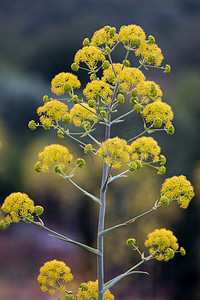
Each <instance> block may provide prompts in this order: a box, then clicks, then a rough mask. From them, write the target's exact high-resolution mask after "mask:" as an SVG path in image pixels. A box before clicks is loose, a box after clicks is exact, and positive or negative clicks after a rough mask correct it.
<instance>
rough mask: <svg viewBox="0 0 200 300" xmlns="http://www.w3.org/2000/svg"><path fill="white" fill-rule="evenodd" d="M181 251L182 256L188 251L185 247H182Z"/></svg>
mask: <svg viewBox="0 0 200 300" xmlns="http://www.w3.org/2000/svg"><path fill="white" fill-rule="evenodd" d="M180 253H181V255H182V256H185V255H186V251H185V249H184V248H183V247H180Z"/></svg>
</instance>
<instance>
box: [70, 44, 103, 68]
mask: <svg viewBox="0 0 200 300" xmlns="http://www.w3.org/2000/svg"><path fill="white" fill-rule="evenodd" d="M99 61H101V62H104V61H105V56H104V54H103V53H102V51H101V50H100V49H98V48H96V47H95V46H86V47H83V48H82V49H80V50H78V52H77V53H76V55H75V58H74V62H75V63H76V64H77V65H79V64H80V62H83V63H85V64H86V65H87V66H88V68H89V69H92V70H93V69H94V68H95V67H96V65H97V64H98V62H99Z"/></svg>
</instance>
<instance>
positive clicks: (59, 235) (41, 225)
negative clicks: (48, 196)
mask: <svg viewBox="0 0 200 300" xmlns="http://www.w3.org/2000/svg"><path fill="white" fill-rule="evenodd" d="M27 220H28V221H29V222H31V223H33V224H35V225H37V226H40V227H42V228H43V229H45V230H47V231H49V232H50V233H52V235H51V236H53V237H55V238H58V239H60V240H62V241H65V242H68V243H72V244H75V245H77V246H80V247H82V248H84V249H86V250H88V251H90V252H92V253H94V254H96V255H98V256H100V255H101V253H100V252H99V251H98V250H97V249H95V248H92V247H90V246H87V245H85V244H82V243H79V242H77V241H75V240H72V239H70V238H67V237H66V236H64V235H62V234H60V233H57V232H56V231H54V230H51V229H49V228H48V227H46V226H44V224H43V223H42V222H35V221H33V220H31V219H29V218H27Z"/></svg>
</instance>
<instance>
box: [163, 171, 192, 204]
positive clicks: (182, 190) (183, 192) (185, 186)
mask: <svg viewBox="0 0 200 300" xmlns="http://www.w3.org/2000/svg"><path fill="white" fill-rule="evenodd" d="M160 193H161V197H162V196H165V197H167V198H168V199H169V200H170V201H172V200H177V202H178V204H179V205H180V207H181V208H187V207H188V205H189V203H190V201H191V199H192V198H193V197H194V188H193V186H192V185H191V183H190V181H189V180H187V179H186V177H185V176H183V175H180V176H173V177H171V178H167V179H166V180H165V181H164V183H163V185H162V188H161V191H160Z"/></svg>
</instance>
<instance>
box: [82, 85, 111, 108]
mask: <svg viewBox="0 0 200 300" xmlns="http://www.w3.org/2000/svg"><path fill="white" fill-rule="evenodd" d="M83 94H84V95H85V96H86V98H87V99H88V100H93V99H97V101H99V98H100V99H101V100H103V101H104V103H106V104H109V103H110V102H111V96H112V94H113V91H112V90H111V89H110V86H109V84H107V83H106V82H104V81H101V80H93V81H92V82H89V83H88V84H87V85H86V88H85V89H84V90H83Z"/></svg>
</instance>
